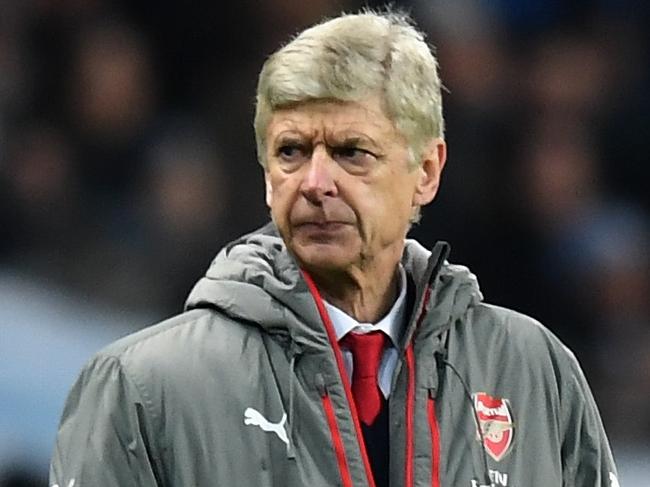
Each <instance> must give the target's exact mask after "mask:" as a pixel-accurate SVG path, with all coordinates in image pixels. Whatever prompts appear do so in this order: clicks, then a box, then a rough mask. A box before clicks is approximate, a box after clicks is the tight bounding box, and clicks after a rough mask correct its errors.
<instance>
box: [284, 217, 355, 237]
mask: <svg viewBox="0 0 650 487" xmlns="http://www.w3.org/2000/svg"><path fill="white" fill-rule="evenodd" d="M349 226H350V224H349V223H347V222H341V221H306V222H300V223H297V224H295V225H294V229H295V231H297V232H301V233H306V234H307V235H309V236H311V237H316V238H318V237H327V236H333V235H335V234H337V233H339V232H341V231H342V230H345V229H346V228H348V227H349Z"/></svg>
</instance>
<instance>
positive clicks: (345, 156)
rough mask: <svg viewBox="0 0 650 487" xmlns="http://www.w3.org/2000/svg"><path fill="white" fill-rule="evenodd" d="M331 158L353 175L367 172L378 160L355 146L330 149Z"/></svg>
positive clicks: (372, 154)
mask: <svg viewBox="0 0 650 487" xmlns="http://www.w3.org/2000/svg"><path fill="white" fill-rule="evenodd" d="M332 158H334V160H336V161H337V162H338V163H339V164H340V165H341V166H343V167H344V168H345V169H346V170H347V171H348V172H353V173H360V172H365V171H367V170H369V169H370V168H371V167H372V166H373V164H374V163H375V162H376V161H377V159H378V157H377V155H375V154H374V153H372V152H370V151H369V150H366V149H361V148H360V147H357V146H342V147H335V148H333V149H332Z"/></svg>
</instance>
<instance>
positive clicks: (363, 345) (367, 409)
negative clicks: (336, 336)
mask: <svg viewBox="0 0 650 487" xmlns="http://www.w3.org/2000/svg"><path fill="white" fill-rule="evenodd" d="M387 338H388V337H387V336H386V335H385V334H384V333H383V332H381V331H372V332H370V333H365V334H356V333H351V332H350V333H348V334H347V335H345V336H344V337H343V338H342V339H341V345H342V346H344V347H345V348H347V349H348V350H350V352H352V363H353V371H352V397H354V403H355V405H356V407H357V412H358V413H359V419H360V420H361V422H362V423H364V424H366V425H368V426H370V425H371V424H372V423H374V421H375V419H376V418H377V416H378V415H379V412H380V411H381V407H382V402H383V401H382V399H383V396H382V392H381V390H380V389H379V385H378V384H377V373H378V371H379V364H380V362H381V357H382V354H383V351H384V347H385V346H386V340H387Z"/></svg>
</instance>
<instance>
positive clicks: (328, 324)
mask: <svg viewBox="0 0 650 487" xmlns="http://www.w3.org/2000/svg"><path fill="white" fill-rule="evenodd" d="M302 274H303V277H304V279H305V282H306V283H307V287H308V288H309V292H310V293H311V295H312V297H313V298H314V302H315V303H316V308H317V309H318V314H319V315H320V318H321V321H322V322H323V325H324V326H325V331H326V332H327V338H328V340H329V342H330V346H331V347H332V350H333V352H334V358H335V360H336V367H337V369H338V371H339V376H340V377H341V381H342V382H343V389H344V390H345V397H346V399H347V401H348V406H349V408H350V413H351V415H352V423H353V424H354V430H355V432H356V435H357V440H358V442H359V450H360V452H361V459H362V461H363V467H364V469H365V472H366V478H367V479H368V485H369V487H376V485H375V477H374V475H373V473H372V468H371V467H370V460H369V458H368V451H367V450H366V443H365V441H364V439H363V432H362V431H361V424H360V423H359V415H358V414H357V408H356V406H355V405H354V400H353V399H352V388H351V387H350V380H349V379H348V374H347V372H346V370H345V365H344V364H343V355H342V354H341V349H340V348H339V345H338V341H337V340H336V333H335V332H334V325H332V321H331V320H330V317H329V315H328V314H327V310H326V309H325V305H324V304H323V298H322V297H321V295H320V292H319V291H318V288H317V287H316V283H314V281H313V279H312V278H311V276H310V275H309V274H308V273H307V272H305V271H302ZM321 397H323V407H324V408H325V413H326V415H328V425H329V428H330V432H331V433H332V437H333V439H334V441H335V442H336V437H337V436H338V439H339V441H340V442H341V448H343V442H342V438H341V436H340V433H339V430H338V426H337V425H336V418H335V415H334V408H333V405H332V402H331V400H330V399H329V394H328V393H327V391H326V390H325V395H324V396H321ZM325 398H327V403H328V404H326V401H325ZM328 408H330V409H331V420H330V418H329V414H330V413H328V412H327V411H328ZM335 445H336V443H335ZM335 448H336V447H335ZM341 453H342V458H343V459H344V460H345V451H344V450H341ZM337 459H338V455H337ZM344 465H345V468H346V469H347V468H348V467H347V462H346V463H345V464H344ZM341 468H342V465H341V463H340V462H339V469H341ZM347 475H348V477H349V470H348V471H347ZM341 477H342V478H345V472H344V471H343V470H342V471H341ZM350 482H351V481H350ZM344 485H346V484H345V483H344ZM349 485H350V487H351V486H352V483H350V484H349Z"/></svg>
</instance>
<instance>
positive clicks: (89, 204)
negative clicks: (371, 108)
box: [0, 0, 650, 487]
mask: <svg viewBox="0 0 650 487" xmlns="http://www.w3.org/2000/svg"><path fill="white" fill-rule="evenodd" d="M394 4H395V5H397V6H401V7H403V8H405V9H407V10H408V11H410V12H411V13H412V14H413V16H414V17H415V19H416V20H417V22H418V23H419V25H420V27H421V28H423V29H424V30H425V31H426V33H427V35H428V39H429V41H430V42H431V43H432V44H433V45H435V46H436V47H437V52H438V55H439V59H440V63H441V74H442V78H443V80H444V83H445V85H446V87H447V89H448V93H446V96H445V103H446V106H445V115H446V119H447V139H448V143H449V154H450V155H449V162H448V164H447V168H446V171H445V174H444V177H443V184H442V190H441V193H440V195H439V197H438V199H437V200H436V201H435V202H434V204H433V205H432V206H431V207H429V208H428V209H427V210H426V211H425V213H424V220H423V222H422V224H420V225H419V226H418V227H417V228H415V229H414V230H413V232H412V233H413V236H415V237H417V238H418V239H420V240H421V241H422V242H424V243H426V244H428V245H431V244H432V243H433V242H434V241H435V240H437V239H445V240H448V241H449V242H451V244H452V249H453V251H452V260H453V261H455V262H459V263H464V264H467V265H469V266H470V267H471V268H472V269H473V270H474V272H475V273H477V274H478V276H479V279H480V282H481V285H482V289H483V292H484V294H485V295H486V297H487V299H489V300H490V301H491V302H494V303H498V304H502V305H505V306H509V307H512V308H515V309H518V310H521V311H523V312H526V313H528V314H531V315H532V316H534V317H536V318H538V319H540V320H541V321H543V322H544V323H545V324H546V325H547V326H549V327H550V328H551V329H552V330H553V331H554V332H555V333H556V334H558V335H559V336H560V337H561V338H562V339H563V340H564V341H565V343H567V344H568V345H569V346H570V347H571V348H572V349H573V350H574V351H575V352H576V354H577V355H578V357H579V359H580V361H581V363H582V364H583V367H584V369H585V371H586V374H587V377H588V379H589V381H590V383H591V385H592V387H593V389H594V392H595V395H596V396H597V400H598V403H599V405H600V408H601V410H602V414H603V419H604V421H605V423H606V427H607V430H608V433H609V435H610V438H611V440H612V442H613V445H614V449H615V454H616V456H617V459H618V462H619V467H620V470H621V472H620V473H621V475H620V477H621V484H622V485H627V486H647V485H648V479H650V466H649V465H648V463H649V462H648V460H649V459H650V299H649V297H650V272H649V268H650V260H649V255H648V241H649V235H650V233H649V232H650V230H649V228H650V225H649V218H648V214H649V212H650V199H649V194H650V192H649V191H648V178H647V176H648V174H649V173H650V171H649V170H648V163H649V161H648V154H650V123H649V122H650V120H649V118H648V114H649V113H650V110H649V108H650V98H649V92H650V90H649V89H648V87H649V86H650V84H649V82H650V65H649V63H648V60H649V59H650V53H649V52H648V51H649V47H650V39H649V36H650V30H648V26H649V25H650V23H649V22H648V20H650V18H649V15H648V10H647V9H644V8H643V7H645V2H642V1H634V0H619V1H615V0H574V1H569V2H566V1H560V0H411V1H404V2H395V3H394ZM366 5H371V6H378V5H379V4H378V3H374V2H369V3H366ZM361 6H362V4H361V3H360V2H356V1H352V0H350V1H346V0H305V1H302V2H297V1H291V0H240V1H237V2H216V1H212V2H207V1H195V2H153V1H127V0H123V1H119V0H22V1H19V0H0V235H1V238H0V486H1V487H9V486H12V487H15V486H21V487H25V486H32V485H33V486H45V485H47V480H46V476H47V464H48V459H49V456H50V452H51V448H52V443H53V440H54V435H55V431H56V426H57V422H58V418H59V415H60V413H61V408H62V405H63V400H64V398H65V395H66V394H67V391H68V389H69V387H70V385H71V383H72V381H73V380H74V378H75V376H76V374H77V372H78V370H79V368H80V367H81V365H82V364H83V362H85V361H86V360H87V359H88V358H89V356H90V355H91V354H92V353H93V352H94V351H96V350H97V349H99V348H100V347H102V346H103V345H104V344H106V343H108V342H109V341H112V340H113V339H114V338H116V337H118V336H121V335H124V334H126V333H128V332H130V331H133V330H136V329H138V328H141V327H143V326H146V325H148V324H151V323H153V322H155V321H158V320H160V319H162V318H164V317H166V316H168V315H170V314H173V313H176V312H178V311H179V310H181V308H182V306H183V301H184V298H185V296H186V295H187V293H188V291H189V289H190V288H191V286H192V284H193V282H194V281H195V280H196V279H197V278H198V277H199V276H200V275H201V274H202V273H203V271H204V270H205V268H206V267H207V265H208V264H209V262H210V260H211V258H212V256H213V255H214V254H215V253H216V251H217V250H218V249H219V248H220V247H221V246H222V245H223V244H224V243H226V242H227V241H229V240H231V239H233V238H235V237H236V236H238V235H240V234H241V233H244V232H247V231H249V230H252V229H253V228H255V227H257V226H258V225H261V224H263V223H264V222H265V221H266V220H267V211H266V208H265V206H264V203H263V192H262V173H261V171H260V169H259V167H258V166H257V164H256V157H255V150H254V140H253V131H252V115H253V99H254V90H255V83H256V76H257V73H258V71H259V69H260V67H261V64H262V62H263V60H264V59H265V57H266V56H267V55H268V54H270V53H271V52H272V51H273V50H275V49H276V48H277V47H278V46H279V45H280V43H282V42H284V41H286V39H287V38H288V37H289V36H290V35H292V34H294V33H296V32H297V31H299V30H300V29H302V28H304V27H305V26H307V25H309V24H310V23H313V22H314V21H316V20H318V19H320V18H321V17H322V16H324V15H333V14H336V13H338V12H340V11H342V10H345V11H355V10H357V9H358V8H359V7H361Z"/></svg>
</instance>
